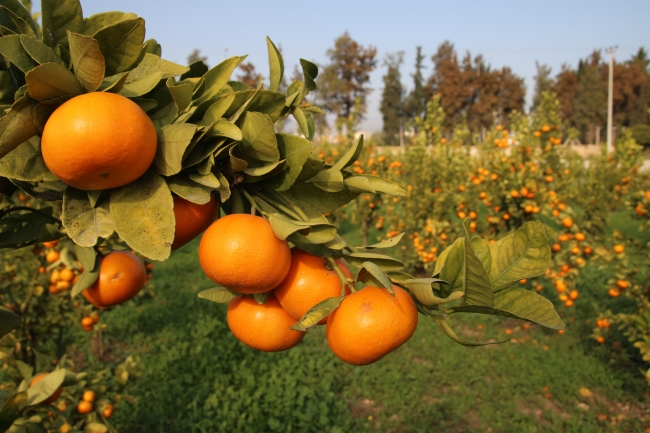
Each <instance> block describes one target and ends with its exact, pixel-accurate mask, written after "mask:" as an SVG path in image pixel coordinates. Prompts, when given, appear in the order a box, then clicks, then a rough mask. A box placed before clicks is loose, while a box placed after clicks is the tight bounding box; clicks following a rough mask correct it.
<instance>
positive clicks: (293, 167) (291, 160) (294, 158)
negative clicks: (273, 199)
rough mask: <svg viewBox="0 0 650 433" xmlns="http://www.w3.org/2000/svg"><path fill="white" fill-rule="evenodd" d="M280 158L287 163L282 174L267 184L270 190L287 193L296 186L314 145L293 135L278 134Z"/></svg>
mask: <svg viewBox="0 0 650 433" xmlns="http://www.w3.org/2000/svg"><path fill="white" fill-rule="evenodd" d="M276 139H277V143H278V150H279V151H280V158H281V159H283V160H286V161H287V163H286V165H285V167H284V168H283V169H282V171H281V172H280V173H278V174H277V175H276V176H274V177H273V178H272V179H270V180H268V181H266V182H265V185H266V186H267V187H269V188H273V189H275V190H276V191H286V190H288V189H289V188H291V185H293V184H294V182H295V181H296V179H297V178H298V175H299V174H300V172H301V170H302V167H303V165H304V164H305V162H306V161H307V159H308V158H309V155H311V152H312V150H313V149H314V144H313V143H312V142H311V141H309V140H305V139H304V138H300V137H297V136H295V135H291V134H284V133H280V134H276Z"/></svg>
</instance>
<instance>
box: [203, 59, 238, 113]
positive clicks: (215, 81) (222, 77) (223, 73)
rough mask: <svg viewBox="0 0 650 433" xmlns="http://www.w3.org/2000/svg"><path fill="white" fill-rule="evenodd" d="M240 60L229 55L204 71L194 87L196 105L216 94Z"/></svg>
mask: <svg viewBox="0 0 650 433" xmlns="http://www.w3.org/2000/svg"><path fill="white" fill-rule="evenodd" d="M242 61H243V58H242V57H237V56H235V57H231V58H229V59H226V60H224V61H223V62H221V63H219V64H218V65H217V66H215V67H214V68H212V69H210V70H209V71H208V72H206V74H205V75H204V76H203V77H202V78H201V79H200V81H199V83H197V86H195V87H194V91H195V94H194V99H195V101H194V103H195V104H196V105H198V104H200V103H201V102H204V101H207V100H208V99H212V97H214V96H216V95H217V94H218V93H219V91H220V90H221V88H222V87H224V86H225V85H226V84H227V83H228V81H229V80H230V76H231V75H232V73H233V71H234V70H235V68H236V67H237V66H239V64H240V63H241V62H242Z"/></svg>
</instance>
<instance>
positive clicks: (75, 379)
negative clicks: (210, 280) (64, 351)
mask: <svg viewBox="0 0 650 433" xmlns="http://www.w3.org/2000/svg"><path fill="white" fill-rule="evenodd" d="M64 356H65V355H64ZM62 364H63V363H62V362H60V361H59V363H58V365H59V366H60V365H62ZM64 371H65V379H63V383H62V384H61V386H72V385H76V384H77V383H79V382H80V381H82V380H83V379H84V378H85V377H86V376H88V373H75V372H74V371H70V370H65V369H64Z"/></svg>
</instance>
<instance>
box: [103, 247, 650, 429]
mask: <svg viewBox="0 0 650 433" xmlns="http://www.w3.org/2000/svg"><path fill="white" fill-rule="evenodd" d="M197 245H198V242H196V241H195V242H193V243H191V244H189V245H188V246H186V247H184V248H183V249H181V250H179V251H177V252H175V253H174V255H173V257H172V258H171V259H170V260H168V261H167V262H164V263H160V264H157V265H156V269H155V271H154V279H153V282H154V286H155V292H154V298H153V299H150V300H143V301H140V302H139V304H137V303H135V302H131V303H129V304H127V305H124V306H121V307H120V308H115V309H112V310H109V311H106V312H104V313H103V315H102V322H103V323H106V324H107V325H108V332H107V335H106V337H105V338H106V342H107V346H108V347H109V348H110V351H112V352H113V353H116V352H119V353H124V354H125V355H126V354H130V355H132V356H133V358H134V359H135V360H136V362H137V364H138V368H137V370H138V372H137V373H136V374H132V375H131V378H130V379H129V381H128V382H127V384H126V385H125V387H124V388H123V389H122V390H121V396H122V398H121V400H120V402H119V403H118V404H117V405H116V410H115V414H114V415H113V418H112V421H113V424H114V425H115V426H116V427H117V429H118V430H119V431H120V432H133V431H147V432H233V431H237V432H263V431H273V432H298V431H299V432H303V431H304V432H312V431H313V432H348V431H355V432H357V431H358V432H364V431H372V432H379V431H380V432H421V431H427V432H436V431H440V432H474V431H477V432H478V431H481V432H484V431H494V432H497V431H499V432H558V431H564V432H590V431H621V432H623V431H625V432H627V431H630V432H632V431H642V430H643V429H644V428H645V427H646V426H648V425H650V418H648V409H647V407H648V404H647V403H648V394H647V385H646V384H645V383H644V382H643V381H642V380H640V376H639V374H638V368H639V364H638V363H636V361H635V360H634V359H628V358H626V357H625V353H627V352H626V351H625V350H624V349H625V348H623V353H621V354H616V353H615V352H612V351H611V348H605V347H603V346H596V345H595V344H594V343H592V342H591V340H587V339H584V338H581V337H584V336H585V332H589V331H588V330H589V329H590V327H591V325H590V324H587V323H584V322H585V320H584V319H580V318H578V317H582V316H581V314H580V313H581V311H580V310H575V312H576V316H577V317H576V318H574V319H573V320H572V319H571V317H565V320H566V321H567V324H568V325H569V326H568V328H567V331H566V332H565V333H564V334H563V335H558V334H557V333H555V332H549V331H546V330H544V329H541V328H539V327H535V326H533V327H531V328H530V329H528V330H527V329H524V328H523V327H522V326H521V325H522V323H520V322H517V321H511V320H499V319H496V318H491V317H483V316H478V315H476V316H471V317H465V318H463V319H462V320H460V319H455V318H454V319H455V320H454V322H453V324H454V326H455V327H456V328H457V331H458V332H459V333H460V334H461V336H462V337H464V338H467V339H473V340H487V339H489V338H495V339H505V338H513V339H516V341H517V342H516V343H514V342H509V343H506V344H503V345H499V346H488V347H482V348H475V349H468V348H465V347H462V346H459V345H457V344H456V343H454V342H452V341H451V340H449V339H448V338H447V337H445V336H444V335H443V333H442V332H441V331H440V330H439V329H438V328H437V326H436V325H435V323H434V322H433V321H431V320H426V319H425V318H424V317H423V316H420V323H419V326H418V330H417V332H416V334H415V336H414V337H413V338H412V339H411V340H410V341H409V342H408V343H407V344H405V345H404V346H403V347H401V348H400V349H399V350H397V351H396V352H394V353H392V354H390V355H389V356H387V357H386V358H384V359H383V360H381V361H379V362H377V363H376V364H373V365H371V366H367V367H352V366H349V365H347V364H344V363H342V362H341V361H339V360H338V359H337V358H335V357H334V356H333V355H332V354H331V353H330V352H329V349H328V347H327V342H326V339H325V332H324V329H323V327H317V329H312V330H310V331H309V332H308V334H307V335H306V337H305V339H304V340H303V342H302V343H301V344H299V345H298V346H297V347H296V348H294V349H292V350H290V351H287V352H282V353H276V354H268V353H262V352H257V351H255V350H253V349H249V348H248V347H246V346H244V345H243V344H241V343H240V342H238V341H237V340H236V339H235V338H234V337H233V336H232V335H231V334H230V332H229V330H228V327H227V325H226V323H225V306H222V305H217V304H214V303H211V302H209V301H206V300H202V299H199V298H198V297H197V296H196V295H197V293H198V292H199V291H200V290H203V289H206V288H209V287H211V284H210V281H209V280H208V279H207V278H206V277H205V276H204V275H203V273H202V271H201V269H200V267H199V264H198V260H197V256H196V248H197ZM596 277H597V276H596ZM585 308H591V307H587V306H585ZM588 313H589V314H591V313H592V312H591V311H589V312H588ZM592 317H593V316H592ZM481 325H483V327H484V329H481V328H482V326H481ZM506 329H510V330H511V331H512V334H510V335H507V334H506V332H505V331H506ZM631 352H632V353H633V351H631ZM93 362H99V361H97V360H95V361H93ZM581 388H587V389H588V390H590V391H591V392H592V394H593V396H592V397H584V396H583V395H581V394H580V389H581ZM583 392H584V391H583ZM598 414H605V415H607V416H608V419H607V420H606V421H598V420H597V418H596V417H597V415H598ZM644 417H645V421H644Z"/></svg>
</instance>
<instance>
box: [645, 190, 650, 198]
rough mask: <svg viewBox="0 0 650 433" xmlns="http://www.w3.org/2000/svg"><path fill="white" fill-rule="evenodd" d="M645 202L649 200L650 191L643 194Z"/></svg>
mask: <svg viewBox="0 0 650 433" xmlns="http://www.w3.org/2000/svg"><path fill="white" fill-rule="evenodd" d="M644 195H645V198H646V200H650V191H646V192H645V193H644Z"/></svg>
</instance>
